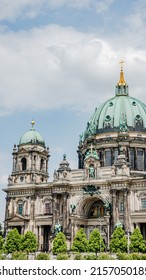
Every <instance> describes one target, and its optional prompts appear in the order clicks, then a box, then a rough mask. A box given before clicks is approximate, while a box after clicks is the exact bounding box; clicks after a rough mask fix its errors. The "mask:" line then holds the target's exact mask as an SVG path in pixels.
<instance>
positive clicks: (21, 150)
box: [19, 147, 28, 153]
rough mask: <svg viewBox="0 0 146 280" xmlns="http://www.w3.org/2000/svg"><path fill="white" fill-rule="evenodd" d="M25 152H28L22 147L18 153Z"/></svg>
mask: <svg viewBox="0 0 146 280" xmlns="http://www.w3.org/2000/svg"><path fill="white" fill-rule="evenodd" d="M26 152H28V150H27V149H25V148H24V147H22V148H20V149H19V153H26Z"/></svg>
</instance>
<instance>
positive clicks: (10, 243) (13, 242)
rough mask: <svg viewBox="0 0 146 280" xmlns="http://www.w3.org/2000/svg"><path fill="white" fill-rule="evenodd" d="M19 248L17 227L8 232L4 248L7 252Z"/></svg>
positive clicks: (19, 240)
mask: <svg viewBox="0 0 146 280" xmlns="http://www.w3.org/2000/svg"><path fill="white" fill-rule="evenodd" d="M20 248H21V235H20V234H19V232H18V230H17V228H14V229H12V230H10V231H9V232H8V235H7V237H6V242H5V250H6V252H8V253H12V252H15V251H19V250H20Z"/></svg>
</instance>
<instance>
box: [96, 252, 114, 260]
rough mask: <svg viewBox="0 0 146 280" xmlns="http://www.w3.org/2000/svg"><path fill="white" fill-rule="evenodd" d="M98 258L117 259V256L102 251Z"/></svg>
mask: <svg viewBox="0 0 146 280" xmlns="http://www.w3.org/2000/svg"><path fill="white" fill-rule="evenodd" d="M97 259H98V260H115V258H113V257H112V256H111V255H109V254H107V253H101V254H99V255H98V257H97Z"/></svg>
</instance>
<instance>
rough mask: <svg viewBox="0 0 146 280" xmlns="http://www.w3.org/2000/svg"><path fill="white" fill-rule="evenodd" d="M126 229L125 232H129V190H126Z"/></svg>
mask: <svg viewBox="0 0 146 280" xmlns="http://www.w3.org/2000/svg"><path fill="white" fill-rule="evenodd" d="M123 192H124V229H125V231H128V230H129V213H128V212H129V211H128V209H129V205H128V194H129V190H127V189H124V190H123Z"/></svg>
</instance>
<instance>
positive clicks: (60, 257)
mask: <svg viewBox="0 0 146 280" xmlns="http://www.w3.org/2000/svg"><path fill="white" fill-rule="evenodd" d="M68 259H69V255H67V254H58V255H57V257H56V260H68Z"/></svg>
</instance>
